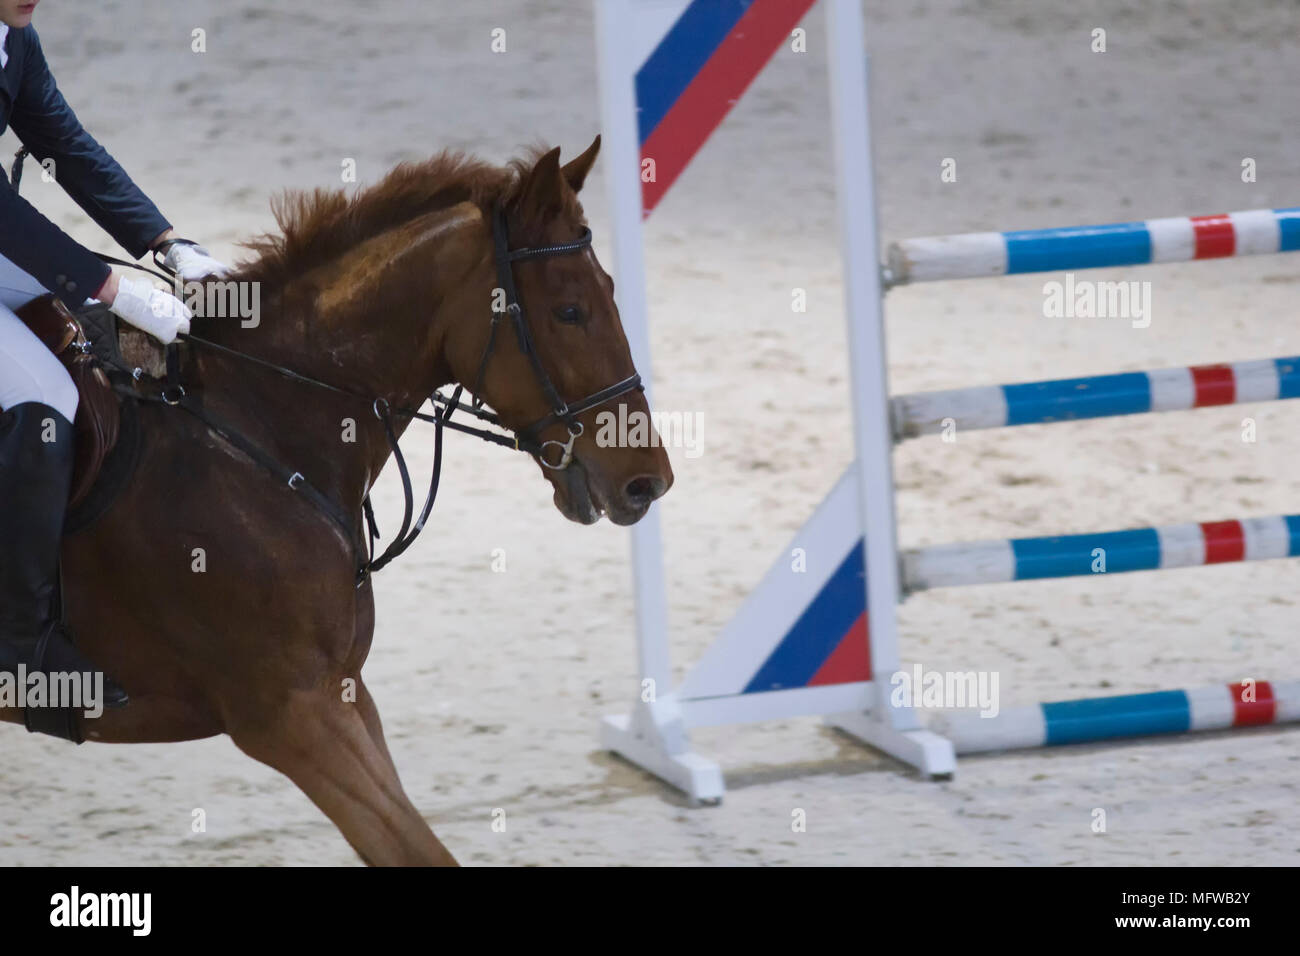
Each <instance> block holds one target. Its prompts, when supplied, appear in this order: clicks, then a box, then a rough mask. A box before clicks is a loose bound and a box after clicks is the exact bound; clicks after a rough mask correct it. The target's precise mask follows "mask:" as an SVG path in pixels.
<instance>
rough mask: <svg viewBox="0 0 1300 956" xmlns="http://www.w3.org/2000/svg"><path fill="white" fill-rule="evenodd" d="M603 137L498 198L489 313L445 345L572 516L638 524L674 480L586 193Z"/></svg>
mask: <svg viewBox="0 0 1300 956" xmlns="http://www.w3.org/2000/svg"><path fill="white" fill-rule="evenodd" d="M599 148H600V139H599V137H597V138H596V140H595V141H594V142H593V143H592V144H591V146H590V147H588V149H587V150H586V152H584V153H583V154H582V155H581V156H578V157H577V158H576V159H574V160H572V161H571V162H569V163H568V164H567V165H564V166H561V165H560V150H559V148H556V149H552V150H551V151H549V152H547V153H544V154H542V155H540V156H539V157H538V158H536V159H535V160H534V161H531V162H530V163H523V162H521V163H518V164H516V171H517V176H516V178H515V180H514V182H513V184H512V186H511V188H509V189H507V190H506V191H505V192H504V193H503V194H502V195H501V196H499V197H497V199H496V202H495V203H494V205H493V208H492V210H491V211H490V214H489V215H487V216H486V217H485V218H488V219H490V220H491V221H490V222H488V223H486V224H485V232H487V233H488V234H489V235H490V237H491V240H492V243H493V253H492V256H491V262H492V263H493V266H494V270H493V273H492V276H491V310H490V313H489V314H490V316H491V318H490V319H489V318H488V317H487V314H485V312H484V310H483V309H482V307H481V306H480V307H479V309H478V310H477V314H478V315H480V316H483V318H482V319H481V320H476V319H470V320H469V321H468V322H462V323H458V325H457V328H456V331H455V332H454V333H452V334H449V335H448V337H447V340H446V341H445V343H444V348H445V349H446V351H445V355H444V358H445V360H446V361H447V363H448V365H449V366H450V368H451V369H452V372H453V375H454V377H455V380H456V381H458V382H459V383H460V384H462V385H464V386H465V387H467V388H469V389H470V390H471V391H473V392H474V394H475V396H476V399H477V400H478V401H482V402H485V403H486V404H488V405H490V406H491V407H492V409H493V410H494V411H495V414H496V416H497V418H499V420H500V422H501V424H503V425H505V426H506V427H508V428H510V429H512V430H513V431H514V432H515V433H516V435H518V436H520V440H521V444H522V445H523V447H525V450H529V451H532V452H533V453H534V458H535V460H536V461H537V463H538V467H539V468H540V469H541V472H542V474H543V475H544V476H545V478H546V480H547V481H549V482H550V483H551V485H552V486H553V487H554V500H555V506H556V507H557V508H558V509H559V511H560V512H561V514H563V515H564V516H565V517H567V518H569V519H570V520H572V521H577V522H581V523H583V524H591V523H593V522H595V521H598V520H599V519H600V518H601V516H602V515H608V516H609V518H610V520H611V521H613V522H614V523H615V524H620V525H628V524H633V523H635V522H636V521H637V520H639V519H640V518H641V517H642V516H643V515H644V514H645V513H646V510H647V509H648V508H649V507H650V503H651V502H653V501H654V500H655V499H656V498H658V497H660V496H661V495H663V494H664V493H665V492H666V491H667V490H668V488H669V487H670V486H671V485H672V482H673V473H672V468H671V466H670V465H669V462H668V455H667V454H666V452H665V451H664V449H663V448H662V447H661V445H660V443H659V441H658V436H657V433H656V432H655V430H654V428H653V425H652V424H651V419H650V409H649V405H648V404H647V402H646V399H645V395H644V393H643V392H642V390H641V388H640V379H639V377H638V376H637V374H636V369H635V366H634V365H633V361H632V355H631V351H630V349H629V348H628V342H627V337H626V335H625V334H624V332H623V326H622V323H621V321H620V319H619V313H618V307H617V305H615V303H614V283H613V281H612V280H611V279H610V277H609V275H608V274H607V273H606V272H605V270H604V269H602V268H601V265H600V262H599V261H598V260H597V258H596V255H595V253H594V252H593V251H592V249H591V244H590V238H591V233H590V231H589V230H588V229H587V226H586V222H585V219H584V217H583V212H582V206H581V204H580V203H579V202H578V199H577V194H578V192H579V191H580V190H581V189H582V185H583V182H584V181H585V180H586V178H587V174H588V173H589V172H590V170H591V167H592V164H593V163H594V162H595V159H596V154H597V152H598V150H599Z"/></svg>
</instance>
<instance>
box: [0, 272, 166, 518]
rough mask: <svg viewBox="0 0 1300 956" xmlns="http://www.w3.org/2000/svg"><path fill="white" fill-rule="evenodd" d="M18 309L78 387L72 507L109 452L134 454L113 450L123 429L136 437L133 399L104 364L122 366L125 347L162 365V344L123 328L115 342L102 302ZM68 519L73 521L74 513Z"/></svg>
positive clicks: (49, 298)
mask: <svg viewBox="0 0 1300 956" xmlns="http://www.w3.org/2000/svg"><path fill="white" fill-rule="evenodd" d="M16 314H17V315H18V317H19V318H20V319H22V321H23V322H24V323H25V324H26V325H27V327H28V328H29V329H30V330H31V331H32V332H33V334H35V335H36V337H37V338H39V339H40V340H41V341H42V342H43V343H44V344H45V346H46V348H48V349H49V350H50V351H51V352H53V353H54V354H55V355H56V356H58V358H59V360H60V361H61V362H62V363H63V366H64V368H66V369H67V370H68V374H69V375H71V376H72V381H73V382H74V383H75V384H76V386H77V393H78V395H79V397H80V401H79V402H78V403H77V414H76V417H75V419H74V420H73V423H72V424H73V433H74V447H75V459H74V465H73V475H72V487H71V492H70V494H69V497H68V507H69V511H72V510H73V509H76V508H77V507H78V506H79V505H83V504H84V503H86V502H87V499H88V498H90V497H91V492H92V490H94V489H95V486H96V482H97V481H98V479H99V478H100V476H101V474H102V473H103V472H104V470H105V463H106V462H107V461H108V460H109V458H110V456H112V457H118V458H122V457H133V454H132V455H130V456H121V455H114V452H115V451H117V450H119V449H118V446H119V444H120V443H122V440H123V436H124V434H125V435H126V436H127V437H128V438H130V439H131V440H130V442H128V444H133V445H134V444H137V440H138V428H137V425H136V418H135V412H136V409H135V406H134V403H129V402H128V403H126V404H124V403H123V398H122V396H121V395H120V393H119V392H118V390H116V389H115V388H114V386H113V381H112V380H111V379H110V377H109V374H108V372H107V371H106V370H105V369H106V365H107V366H108V367H110V368H112V367H117V368H121V367H123V366H126V365H127V364H128V363H129V361H130V359H129V358H128V357H127V354H126V353H128V352H129V353H131V354H130V358H136V359H137V361H136V362H135V363H134V365H135V366H136V367H141V368H144V369H145V370H146V371H150V370H152V369H153V368H156V367H158V366H159V365H161V364H162V361H163V360H162V353H161V349H160V348H156V347H154V346H153V345H151V344H150V343H149V341H148V338H147V337H146V336H145V335H144V333H143V332H135V331H134V330H131V331H130V332H128V331H126V330H123V331H122V333H121V341H120V342H119V333H118V328H117V319H116V317H115V316H114V315H113V314H112V313H111V312H109V311H108V307H107V306H105V305H103V304H97V305H91V306H87V307H86V308H84V309H82V310H80V311H79V313H78V314H77V315H74V314H73V313H72V311H71V310H70V309H68V307H67V306H66V305H64V304H63V302H62V301H61V300H59V299H58V298H57V297H55V296H53V295H45V296H41V297H40V298H37V299H33V300H32V301H31V302H28V303H27V304H26V305H24V306H23V307H22V308H20V309H18V310H16ZM87 329H90V336H89V337H87ZM106 360H107V362H106ZM134 450H138V449H132V451H134ZM129 470H133V469H128V471H129ZM69 521H70V523H73V522H72V516H70V518H69Z"/></svg>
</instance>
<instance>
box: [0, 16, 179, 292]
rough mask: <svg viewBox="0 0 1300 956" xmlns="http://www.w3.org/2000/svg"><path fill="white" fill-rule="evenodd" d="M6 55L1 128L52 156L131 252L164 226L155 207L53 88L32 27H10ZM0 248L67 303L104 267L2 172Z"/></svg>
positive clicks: (136, 253)
mask: <svg viewBox="0 0 1300 956" xmlns="http://www.w3.org/2000/svg"><path fill="white" fill-rule="evenodd" d="M7 49H8V52H9V62H8V63H7V64H6V66H5V68H4V71H3V82H0V133H3V132H4V131H5V128H6V127H13V131H14V133H15V134H16V135H17V136H18V138H19V139H20V140H22V142H23V145H24V146H26V147H27V148H28V149H29V150H31V153H32V156H34V157H36V158H37V159H39V160H42V161H44V160H46V159H53V160H54V164H55V166H54V178H55V180H56V181H57V182H58V184H59V185H60V186H62V187H63V188H64V190H66V191H67V193H68V195H69V196H71V197H72V198H73V199H74V200H75V201H76V203H77V205H78V206H80V207H81V208H82V209H84V210H85V211H86V215H88V216H90V218H91V219H93V220H95V222H97V223H99V225H100V226H101V227H102V228H103V229H104V231H105V232H107V233H108V234H109V235H110V236H112V237H113V238H114V239H116V240H117V241H118V243H120V244H121V246H122V248H124V249H126V250H127V252H129V253H130V254H131V256H132V257H133V258H136V259H138V258H140V257H141V256H143V255H144V254H145V253H146V252H147V251H148V250H149V243H150V242H152V241H153V240H154V239H156V238H157V237H158V235H159V234H160V233H162V232H164V231H166V230H167V229H169V228H170V226H171V224H170V223H169V222H167V220H166V219H164V218H163V216H162V213H160V212H159V211H158V208H157V207H156V206H155V205H154V204H153V203H152V202H150V201H149V198H148V197H147V196H145V194H144V193H143V192H141V191H140V188H139V187H138V186H136V184H135V183H133V182H131V178H130V177H129V176H127V174H126V172H125V171H124V170H123V169H122V167H121V166H119V165H118V164H117V161H116V160H115V159H113V157H112V156H110V155H108V153H107V152H106V151H105V149H104V147H102V146H100V145H99V143H97V142H95V139H94V137H92V136H91V135H90V134H89V133H87V132H86V130H85V129H84V128H83V127H82V125H81V122H80V121H79V120H78V119H77V116H76V114H75V113H73V112H72V108H71V107H70V106H68V103H67V101H66V100H65V99H64V98H63V94H62V93H60V92H59V88H58V86H57V85H56V84H55V82H54V77H53V76H52V75H51V74H50V68H49V66H48V65H47V64H46V62H45V54H44V53H43V52H42V51H41V41H40V38H39V37H37V35H36V31H35V30H34V29H32V27H30V26H27V27H24V28H23V29H21V30H12V29H11V30H10V31H9V37H8V44H7ZM0 254H3V255H4V256H5V257H7V258H8V259H10V260H11V261H12V262H13V263H14V264H15V265H17V266H18V267H20V268H22V269H24V270H26V271H27V272H28V273H30V274H31V275H32V276H34V277H35V278H36V279H37V280H38V281H39V282H40V283H41V285H43V286H45V288H47V289H49V290H50V291H51V292H53V293H54V294H55V295H57V296H58V297H59V298H61V299H62V300H63V301H64V302H66V303H67V304H68V305H69V306H70V307H73V308H75V307H77V306H79V305H81V303H82V302H84V301H85V300H86V299H87V298H88V297H89V296H93V295H94V294H95V293H96V292H97V291H98V290H99V287H100V286H102V285H103V284H104V280H105V279H107V278H108V272H109V269H108V266H107V265H105V264H104V263H103V262H102V261H101V260H100V259H99V258H98V257H97V256H96V255H95V254H94V253H93V252H91V251H90V250H88V249H86V248H85V247H84V246H82V245H80V244H79V243H77V242H76V241H75V240H73V239H72V237H71V236H69V235H67V234H66V233H65V232H64V231H63V230H62V229H60V228H59V227H58V226H56V225H55V224H54V223H52V222H50V221H49V220H48V219H46V218H45V217H44V216H42V215H41V214H40V213H39V212H38V211H37V210H36V209H35V207H33V206H32V205H31V204H30V203H28V202H27V200H25V199H23V198H22V197H21V196H19V195H18V193H17V192H16V191H15V190H14V189H13V187H12V186H10V185H9V182H8V180H7V179H5V178H4V177H0Z"/></svg>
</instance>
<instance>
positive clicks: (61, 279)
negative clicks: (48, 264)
mask: <svg viewBox="0 0 1300 956" xmlns="http://www.w3.org/2000/svg"><path fill="white" fill-rule="evenodd" d="M54 281H55V282H57V283H58V284H59V285H63V284H64V283H65V282H67V281H68V277H67V276H55V277H54Z"/></svg>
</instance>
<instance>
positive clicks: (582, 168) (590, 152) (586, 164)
mask: <svg viewBox="0 0 1300 956" xmlns="http://www.w3.org/2000/svg"><path fill="white" fill-rule="evenodd" d="M599 152H600V134H599V133H597V134H596V138H595V139H593V140H592V141H591V145H590V146H588V147H587V151H586V152H585V153H583V154H582V155H581V156H579V157H578V158H577V159H574V160H571V161H570V162H568V163H566V164H565V166H564V169H563V173H564V181H565V182H566V183H568V184H569V188H570V189H572V190H573V191H574V192H575V193H576V192H579V191H581V189H582V184H583V183H584V182H586V181H587V173H589V172H591V167H592V166H594V165H595V163H596V154H597V153H599Z"/></svg>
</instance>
